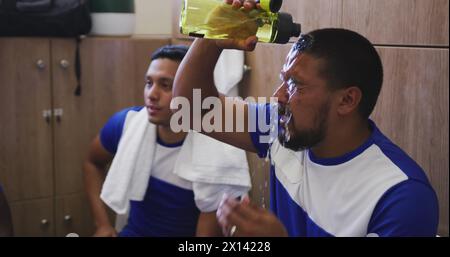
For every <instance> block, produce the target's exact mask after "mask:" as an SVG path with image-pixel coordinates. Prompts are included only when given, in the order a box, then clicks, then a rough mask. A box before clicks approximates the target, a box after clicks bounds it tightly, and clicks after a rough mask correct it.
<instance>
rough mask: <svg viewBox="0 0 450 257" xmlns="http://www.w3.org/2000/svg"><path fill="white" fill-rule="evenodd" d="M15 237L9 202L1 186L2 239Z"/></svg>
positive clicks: (0, 226)
mask: <svg viewBox="0 0 450 257" xmlns="http://www.w3.org/2000/svg"><path fill="white" fill-rule="evenodd" d="M5 236H13V225H12V219H11V212H10V210H9V205H8V201H7V200H6V197H5V194H4V193H3V188H2V186H0V237H5Z"/></svg>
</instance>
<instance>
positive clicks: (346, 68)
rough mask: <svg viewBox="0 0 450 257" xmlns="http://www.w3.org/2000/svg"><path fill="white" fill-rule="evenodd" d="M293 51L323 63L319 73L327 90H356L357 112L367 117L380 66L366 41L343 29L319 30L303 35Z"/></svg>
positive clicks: (380, 80)
mask: <svg viewBox="0 0 450 257" xmlns="http://www.w3.org/2000/svg"><path fill="white" fill-rule="evenodd" d="M294 49H295V50H297V51H300V52H303V53H306V54H309V55H311V56H313V57H315V58H318V59H320V60H321V61H323V67H322V68H321V70H320V73H319V74H320V76H321V77H322V78H324V79H325V80H326V81H327V84H328V86H329V87H330V88H331V89H341V88H348V87H351V86H356V87H358V88H359V89H360V90H361V92H362V98H361V102H360V104H359V107H358V108H359V112H360V114H361V115H362V117H363V118H368V117H369V116H370V114H371V113H372V111H373V109H374V107H375V104H376V102H377V99H378V96H379V94H380V91H381V86H382V84H383V66H382V63H381V59H380V56H379V55H378V53H377V51H376V50H375V48H374V47H373V45H372V43H370V41H369V40H367V39H366V38H365V37H363V36H361V35H360V34H358V33H356V32H353V31H350V30H346V29H320V30H314V31H312V32H310V33H308V34H306V35H303V36H302V37H301V38H300V39H299V41H298V42H297V43H296V44H295V45H294Z"/></svg>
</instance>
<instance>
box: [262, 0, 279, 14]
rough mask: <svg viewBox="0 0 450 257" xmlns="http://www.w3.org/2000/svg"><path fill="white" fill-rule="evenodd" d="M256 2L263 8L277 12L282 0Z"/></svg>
mask: <svg viewBox="0 0 450 257" xmlns="http://www.w3.org/2000/svg"><path fill="white" fill-rule="evenodd" d="M256 3H259V4H260V5H261V9H263V10H266V11H268V12H273V13H277V12H278V11H279V10H280V9H281V6H282V5H283V0H257V1H256Z"/></svg>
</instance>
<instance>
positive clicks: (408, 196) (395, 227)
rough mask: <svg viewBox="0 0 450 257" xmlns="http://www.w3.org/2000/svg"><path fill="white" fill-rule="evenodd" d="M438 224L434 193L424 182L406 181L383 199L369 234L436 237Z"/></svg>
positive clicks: (373, 215)
mask: <svg viewBox="0 0 450 257" xmlns="http://www.w3.org/2000/svg"><path fill="white" fill-rule="evenodd" d="M438 223H439V206H438V200H437V196H436V194H435V192H434V190H433V189H432V188H431V187H430V186H429V185H426V184H424V183H422V182H420V181H415V180H406V181H404V182H402V183H400V184H398V185H396V186H394V187H392V188H391V189H389V190H388V191H387V192H386V193H385V194H384V195H383V196H382V197H381V198H380V200H379V201H378V203H377V205H376V207H375V209H374V211H373V213H372V217H371V219H370V222H369V226H368V231H367V233H368V235H369V236H373V235H375V236H380V237H424V236H429V237H435V236H436V233H437V227H438Z"/></svg>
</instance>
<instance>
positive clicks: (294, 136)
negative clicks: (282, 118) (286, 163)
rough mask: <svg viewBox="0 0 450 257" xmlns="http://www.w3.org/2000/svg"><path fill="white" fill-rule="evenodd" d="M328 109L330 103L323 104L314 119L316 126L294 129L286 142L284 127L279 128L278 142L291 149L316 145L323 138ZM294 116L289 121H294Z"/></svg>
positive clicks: (296, 149) (301, 148) (295, 149)
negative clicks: (302, 129) (300, 129)
mask: <svg viewBox="0 0 450 257" xmlns="http://www.w3.org/2000/svg"><path fill="white" fill-rule="evenodd" d="M329 110H330V104H329V103H326V104H324V105H323V106H322V107H321V108H320V110H319V112H318V114H317V116H316V119H315V120H314V124H317V125H315V126H316V127H315V128H314V129H309V130H304V131H294V132H293V133H292V132H291V139H290V140H289V141H287V142H286V138H285V135H284V128H280V129H279V132H278V140H279V141H280V143H281V144H282V145H283V146H284V147H286V148H288V149H291V150H293V151H296V152H297V151H303V150H305V149H309V148H311V147H314V146H316V145H317V144H319V143H320V142H322V141H323V139H324V138H325V133H326V130H327V121H326V120H327V118H328V113H329ZM293 119H294V117H292V120H291V122H294V120H293Z"/></svg>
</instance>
